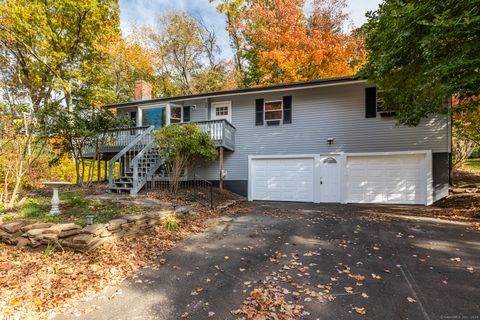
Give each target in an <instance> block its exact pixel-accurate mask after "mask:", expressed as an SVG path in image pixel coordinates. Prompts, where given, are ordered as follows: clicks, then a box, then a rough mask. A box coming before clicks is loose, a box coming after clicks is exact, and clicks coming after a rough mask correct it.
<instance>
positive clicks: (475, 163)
mask: <svg viewBox="0 0 480 320" xmlns="http://www.w3.org/2000/svg"><path fill="white" fill-rule="evenodd" d="M464 168H465V169H466V170H469V171H476V172H480V158H476V159H468V160H467V161H466V162H465V166H464Z"/></svg>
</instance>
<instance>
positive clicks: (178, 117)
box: [170, 106, 182, 123]
mask: <svg viewBox="0 0 480 320" xmlns="http://www.w3.org/2000/svg"><path fill="white" fill-rule="evenodd" d="M179 122H182V107H181V106H171V107H170V123H179Z"/></svg>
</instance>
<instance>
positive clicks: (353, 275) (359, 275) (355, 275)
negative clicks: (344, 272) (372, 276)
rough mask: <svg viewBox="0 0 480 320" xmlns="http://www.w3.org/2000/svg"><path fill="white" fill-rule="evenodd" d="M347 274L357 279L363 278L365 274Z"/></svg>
mask: <svg viewBox="0 0 480 320" xmlns="http://www.w3.org/2000/svg"><path fill="white" fill-rule="evenodd" d="M348 276H349V277H350V278H353V279H355V280H358V281H362V280H365V276H362V275H361V274H349V275H348Z"/></svg>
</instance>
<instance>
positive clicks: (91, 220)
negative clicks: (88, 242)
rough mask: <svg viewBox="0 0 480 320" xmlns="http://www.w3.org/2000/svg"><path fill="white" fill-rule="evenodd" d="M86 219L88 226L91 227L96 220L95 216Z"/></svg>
mask: <svg viewBox="0 0 480 320" xmlns="http://www.w3.org/2000/svg"><path fill="white" fill-rule="evenodd" d="M85 218H86V219H87V224H88V225H91V224H93V220H94V219H95V216H94V215H88V216H86V217H85Z"/></svg>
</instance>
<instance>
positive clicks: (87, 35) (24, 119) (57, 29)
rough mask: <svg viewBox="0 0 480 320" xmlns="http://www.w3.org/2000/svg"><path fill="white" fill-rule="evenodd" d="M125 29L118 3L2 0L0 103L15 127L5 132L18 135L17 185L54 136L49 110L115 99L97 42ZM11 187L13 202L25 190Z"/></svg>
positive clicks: (102, 0) (15, 149)
mask: <svg viewBox="0 0 480 320" xmlns="http://www.w3.org/2000/svg"><path fill="white" fill-rule="evenodd" d="M118 34H119V16H118V4H117V0H84V1H79V0H62V1H49V0H2V1H0V76H1V78H0V86H1V87H0V104H2V105H3V109H4V111H3V113H4V114H3V116H4V117H7V119H11V123H9V124H11V125H12V128H11V129H9V130H5V131H4V132H3V137H4V138H6V139H7V140H11V139H10V138H9V136H10V137H14V140H15V145H13V144H12V143H10V144H9V145H10V146H12V148H10V150H11V152H13V153H14V155H9V157H13V156H14V157H15V158H16V159H20V160H19V163H20V165H19V167H21V170H17V171H16V172H17V173H18V174H17V175H16V177H15V182H14V185H15V186H19V185H21V182H22V180H23V179H24V177H25V175H27V174H28V171H29V169H30V168H31V167H32V164H33V162H34V161H35V159H36V158H37V157H36V156H35V154H36V152H41V150H42V148H43V147H42V146H44V145H45V143H46V141H47V140H46V139H47V136H46V134H45V133H46V130H45V129H46V128H48V124H49V122H48V121H49V120H48V113H47V112H45V111H46V110H47V109H49V108H51V107H52V106H62V107H64V108H67V109H69V110H71V111H72V110H74V106H75V105H76V104H79V103H83V104H87V105H96V104H100V103H101V102H102V101H107V100H108V99H110V98H111V92H110V91H109V90H108V86H109V79H108V77H106V76H105V75H104V74H103V70H104V66H105V63H108V60H107V59H106V55H105V54H104V53H103V52H101V51H100V50H98V46H99V45H100V44H101V43H106V42H108V41H111V40H114V39H116V38H117V37H118ZM5 127H6V126H5ZM12 191H13V192H12V193H11V194H10V199H11V200H10V201H9V205H11V204H12V203H13V201H14V199H15V197H16V193H17V191H18V188H16V187H14V188H13V189H12Z"/></svg>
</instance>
